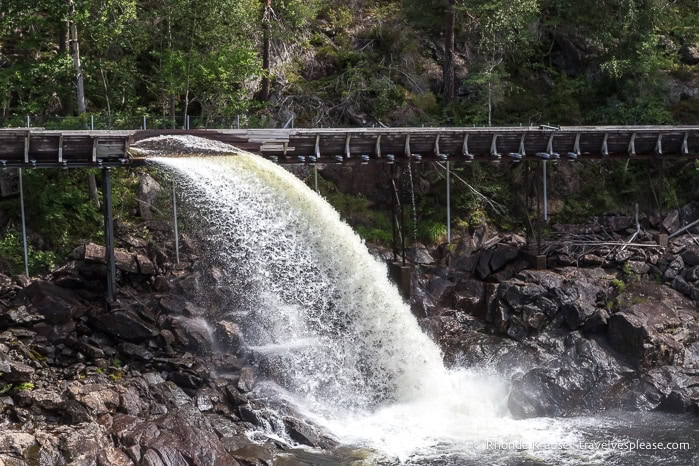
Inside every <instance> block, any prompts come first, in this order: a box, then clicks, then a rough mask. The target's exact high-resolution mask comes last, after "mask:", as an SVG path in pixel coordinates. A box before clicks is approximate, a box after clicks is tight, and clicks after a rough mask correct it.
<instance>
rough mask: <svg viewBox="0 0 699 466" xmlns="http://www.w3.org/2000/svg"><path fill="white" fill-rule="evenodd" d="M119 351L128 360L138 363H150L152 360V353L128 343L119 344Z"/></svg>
mask: <svg viewBox="0 0 699 466" xmlns="http://www.w3.org/2000/svg"><path fill="white" fill-rule="evenodd" d="M119 351H120V352H121V353H122V354H123V355H124V356H126V357H128V358H132V359H136V360H140V361H150V360H152V359H153V353H151V352H150V351H148V349H146V348H144V347H143V346H140V345H135V344H133V343H129V342H124V343H120V344H119Z"/></svg>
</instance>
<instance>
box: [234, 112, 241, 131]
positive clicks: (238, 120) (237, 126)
mask: <svg viewBox="0 0 699 466" xmlns="http://www.w3.org/2000/svg"><path fill="white" fill-rule="evenodd" d="M235 129H240V115H236V116H235Z"/></svg>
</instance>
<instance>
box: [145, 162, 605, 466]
mask: <svg viewBox="0 0 699 466" xmlns="http://www.w3.org/2000/svg"><path fill="white" fill-rule="evenodd" d="M155 160H156V161H157V162H158V163H159V164H161V165H164V166H167V167H169V168H170V169H171V170H173V171H174V172H175V173H177V174H178V178H179V181H178V182H179V183H180V185H181V190H182V194H183V195H182V197H183V198H184V199H186V204H187V205H188V207H189V209H190V212H192V213H193V214H194V215H196V216H198V217H199V218H201V219H202V220H203V227H202V228H203V231H202V232H203V233H204V234H206V235H207V236H208V238H209V244H210V245H211V246H210V250H209V254H211V255H212V258H213V259H215V260H216V261H218V262H219V263H223V264H226V267H225V268H226V276H227V279H228V280H229V281H230V283H235V288H236V289H237V290H238V291H240V293H241V294H240V299H238V300H237V302H236V303H234V304H233V305H232V307H231V309H229V310H228V312H229V313H230V314H231V315H232V316H233V317H234V318H235V319H236V320H237V321H238V322H239V323H240V324H241V327H242V328H243V329H244V333H245V340H246V342H247V343H248V345H249V348H250V350H251V351H253V352H255V353H256V354H257V355H258V356H259V357H260V358H261V359H260V364H261V365H263V366H264V369H265V371H266V373H267V374H268V375H269V377H270V379H271V380H272V383H273V385H274V386H276V387H278V390H277V392H278V394H279V396H280V397H284V398H286V399H287V400H288V401H289V402H292V403H294V404H295V405H296V406H297V407H298V409H299V410H300V411H302V412H303V413H304V414H306V415H307V416H309V417H310V418H311V419H313V420H314V421H315V422H316V423H318V424H320V425H321V426H323V427H325V428H326V429H328V431H330V432H331V433H332V434H333V435H335V436H336V437H337V438H338V440H340V441H341V442H342V443H345V444H350V445H358V446H362V447H365V448H370V449H374V450H375V451H377V452H378V453H377V454H378V455H380V456H381V457H382V458H384V459H388V460H389V461H392V460H391V459H393V460H396V459H397V460H401V461H407V462H412V463H414V464H425V463H435V464H483V462H484V460H483V458H486V457H487V458H490V460H488V461H485V462H498V463H499V464H519V463H520V462H521V461H525V460H526V461H530V462H537V461H539V462H540V461H545V462H553V463H559V464H560V463H569V464H577V463H579V462H580V461H585V462H587V463H589V464H602V463H603V462H604V461H605V458H607V456H608V453H609V452H605V451H601V450H598V451H594V452H590V451H585V450H580V449H576V448H575V445H576V442H578V441H579V440H580V439H581V438H584V437H585V436H586V435H587V434H586V432H588V431H589V430H591V429H592V428H591V427H590V426H592V425H597V421H595V420H592V419H580V418H579V419H577V420H576V421H575V423H574V424H573V423H571V422H570V421H566V420H555V419H545V418H540V419H531V420H525V421H516V420H512V419H510V417H509V415H508V412H507V409H506V407H505V406H504V400H506V399H507V391H508V386H507V384H506V383H505V382H503V381H502V380H501V379H500V378H499V377H498V376H497V375H495V374H484V373H477V372H472V371H468V370H465V369H457V370H448V369H446V368H445V367H444V365H443V363H442V357H441V353H440V350H439V349H438V348H437V346H436V345H435V344H434V343H433V342H432V341H431V340H430V339H429V338H428V337H427V336H426V335H425V334H424V333H422V332H421V330H420V328H419V327H418V324H417V322H416V319H415V318H414V317H413V316H412V314H411V312H410V309H409V307H408V306H407V305H406V304H405V303H404V302H403V300H402V299H401V297H400V295H399V294H398V292H397V290H396V289H395V287H393V286H392V285H391V284H390V283H389V281H388V280H387V278H386V269H385V267H384V265H383V264H381V263H379V262H378V261H377V260H375V259H374V258H373V257H372V256H371V255H370V254H369V253H368V252H367V250H366V248H365V245H364V244H363V242H362V240H361V239H360V238H359V237H358V236H357V235H356V234H355V233H354V232H353V231H352V229H351V228H350V227H349V226H348V225H346V224H345V223H343V222H342V221H341V220H340V217H339V215H338V213H337V212H336V211H335V210H334V209H333V208H332V207H331V206H330V205H328V204H327V203H326V202H325V201H324V200H323V199H322V198H321V197H320V196H318V195H317V194H316V193H314V192H313V191H312V190H311V189H309V188H308V187H306V186H305V185H304V184H303V183H302V182H301V181H300V180H298V179H297V178H295V177H294V176H292V175H291V174H289V173H288V172H287V171H285V170H284V169H282V168H280V167H278V166H276V165H274V164H273V163H271V162H268V161H266V160H263V159H261V158H260V157H256V156H253V155H248V154H241V155H238V156H228V157H211V158H176V159H168V158H158V159H155ZM489 442H490V443H489ZM506 443H507V444H508V445H510V446H514V447H517V446H518V445H519V446H520V448H514V449H510V448H497V446H498V445H505V444H506ZM489 445H490V448H489ZM522 445H524V448H522V447H521V446H522ZM494 446H495V447H494Z"/></svg>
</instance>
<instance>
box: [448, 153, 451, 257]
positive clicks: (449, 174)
mask: <svg viewBox="0 0 699 466" xmlns="http://www.w3.org/2000/svg"><path fill="white" fill-rule="evenodd" d="M447 243H449V244H451V170H450V168H449V161H448V160H447Z"/></svg>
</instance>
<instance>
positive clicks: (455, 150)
mask: <svg viewBox="0 0 699 466" xmlns="http://www.w3.org/2000/svg"><path fill="white" fill-rule="evenodd" d="M164 135H192V136H199V137H202V138H207V139H211V140H215V141H219V142H224V143H227V144H230V145H232V146H235V147H237V148H239V149H243V150H247V151H250V152H253V153H257V154H260V155H261V156H263V157H266V158H269V159H271V160H273V161H275V162H278V163H312V164H320V163H350V162H359V163H370V162H373V163H390V164H397V163H417V162H421V161H443V162H447V163H446V176H447V231H448V237H450V223H451V220H450V200H449V199H450V194H449V193H450V187H449V186H450V183H449V162H450V161H456V162H458V161H461V162H470V161H474V160H491V161H498V160H512V161H514V162H518V161H522V160H536V161H542V162H544V163H542V164H541V168H542V171H541V174H542V180H543V200H544V202H543V207H544V213H543V218H544V219H546V218H547V210H546V196H547V194H546V192H547V191H546V189H547V188H546V179H547V176H546V163H545V162H546V161H549V160H551V161H556V160H588V159H605V158H617V159H619V158H626V159H628V158H653V159H656V160H661V161H662V160H666V159H680V158H696V157H699V126H599V127H590V126H585V127H553V126H539V127H511V128H354V129H346V128H332V129H323V128H320V129H236V130H224V129H211V130H135V131H47V130H44V129H39V128H22V129H19V128H16V129H0V169H2V168H16V169H19V170H18V172H19V177H18V180H19V194H20V205H21V214H22V237H23V244H24V261H25V270H26V271H27V274H28V265H27V264H28V259H27V235H26V228H25V218H24V196H23V190H22V169H32V168H83V167H94V168H102V172H103V177H102V182H103V185H102V193H103V196H104V226H105V246H106V247H105V250H106V256H107V257H106V262H107V268H108V274H107V293H106V296H107V300H108V301H110V302H111V301H113V300H114V298H115V293H116V268H115V259H114V231H113V218H112V195H111V193H112V189H111V174H110V173H111V168H113V167H128V166H137V165H143V164H145V163H146V161H145V158H144V157H143V156H142V155H139V153H142V152H139V151H135V150H132V146H133V145H137V144H138V142H139V141H142V140H144V139H148V138H152V137H156V136H164ZM172 155H193V154H191V153H187V154H172ZM393 172H394V170H391V173H392V175H391V178H392V184H393V191H394V194H395V195H394V196H392V197H393V198H394V199H393V201H394V202H393V237H394V240H393V242H394V248H396V247H397V244H399V243H401V244H402V249H403V251H404V252H403V258H404V260H405V235H404V234H403V233H402V232H403V223H404V220H405V215H404V210H403V208H402V206H401V205H400V198H401V196H400V193H399V189H398V187H397V186H396V182H395V178H394V175H393ZM1 184H2V183H0V185H1ZM399 185H401V186H402V184H401V183H399ZM0 188H2V186H0ZM173 189H174V187H173ZM173 194H174V191H173ZM173 201H174V197H173ZM173 213H174V216H175V219H174V225H175V242H176V250H178V248H177V238H178V234H177V231H176V225H177V217H176V215H177V214H176V204H175V203H174V202H173ZM537 217H538V218H539V222H538V224H539V230H540V225H541V214H540V213H539V214H537ZM538 236H539V237H540V234H538ZM401 274H402V275H401V276H402V277H403V278H405V276H406V274H405V263H404V264H403V268H402V269H401Z"/></svg>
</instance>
